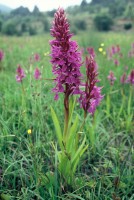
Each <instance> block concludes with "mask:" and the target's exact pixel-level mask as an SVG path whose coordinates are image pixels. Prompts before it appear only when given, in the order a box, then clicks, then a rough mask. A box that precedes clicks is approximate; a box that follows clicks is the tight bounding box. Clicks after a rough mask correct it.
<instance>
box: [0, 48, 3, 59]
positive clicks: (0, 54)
mask: <svg viewBox="0 0 134 200" xmlns="http://www.w3.org/2000/svg"><path fill="white" fill-rule="evenodd" d="M3 58H4V52H3V51H2V50H0V61H2V60H3Z"/></svg>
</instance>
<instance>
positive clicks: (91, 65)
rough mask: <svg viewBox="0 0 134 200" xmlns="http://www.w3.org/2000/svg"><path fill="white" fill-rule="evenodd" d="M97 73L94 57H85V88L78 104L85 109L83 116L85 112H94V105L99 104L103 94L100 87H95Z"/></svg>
mask: <svg viewBox="0 0 134 200" xmlns="http://www.w3.org/2000/svg"><path fill="white" fill-rule="evenodd" d="M97 76H98V73H97V69H96V62H95V61H94V58H93V57H92V56H90V58H88V57H86V83H85V90H84V91H82V92H81V96H80V98H79V102H80V106H81V107H82V108H83V109H84V111H85V117H86V115H87V112H89V113H91V114H92V115H93V114H94V112H95V110H96V107H97V106H98V105H99V104H100V102H101V100H102V98H103V96H102V95H101V89H102V88H101V87H97V86H96V83H97V82H99V80H98V79H97Z"/></svg>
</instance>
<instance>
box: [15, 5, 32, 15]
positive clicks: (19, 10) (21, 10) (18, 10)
mask: <svg viewBox="0 0 134 200" xmlns="http://www.w3.org/2000/svg"><path fill="white" fill-rule="evenodd" d="M29 14H30V11H29V9H28V8H25V7H23V6H20V7H18V8H16V9H14V10H12V11H11V15H13V16H14V15H22V16H26V15H29Z"/></svg>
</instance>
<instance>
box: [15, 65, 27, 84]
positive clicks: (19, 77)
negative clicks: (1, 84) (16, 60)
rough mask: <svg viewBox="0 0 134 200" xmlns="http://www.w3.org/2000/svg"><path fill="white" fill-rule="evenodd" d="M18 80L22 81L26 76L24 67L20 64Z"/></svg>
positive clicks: (17, 71)
mask: <svg viewBox="0 0 134 200" xmlns="http://www.w3.org/2000/svg"><path fill="white" fill-rule="evenodd" d="M16 73H17V74H16V81H17V82H22V79H23V78H25V76H26V75H25V73H24V70H23V69H22V67H21V66H20V65H18V68H17V70H16Z"/></svg>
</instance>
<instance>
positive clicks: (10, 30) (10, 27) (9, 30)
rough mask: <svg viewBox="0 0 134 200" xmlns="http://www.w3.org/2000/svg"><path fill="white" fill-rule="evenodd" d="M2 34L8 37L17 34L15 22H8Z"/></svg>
mask: <svg viewBox="0 0 134 200" xmlns="http://www.w3.org/2000/svg"><path fill="white" fill-rule="evenodd" d="M2 32H3V33H4V34H6V35H15V34H16V32H17V31H16V26H15V24H14V23H13V22H7V23H5V24H4V25H3V27H2Z"/></svg>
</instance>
